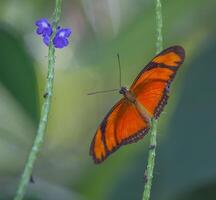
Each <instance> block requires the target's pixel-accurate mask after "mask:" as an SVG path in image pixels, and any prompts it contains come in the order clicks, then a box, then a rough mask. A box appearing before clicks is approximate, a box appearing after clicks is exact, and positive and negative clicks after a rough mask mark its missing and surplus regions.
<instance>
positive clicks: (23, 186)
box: [14, 0, 62, 200]
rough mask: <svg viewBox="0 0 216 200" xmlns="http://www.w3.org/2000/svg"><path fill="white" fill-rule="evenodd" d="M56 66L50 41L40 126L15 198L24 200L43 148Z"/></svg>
mask: <svg viewBox="0 0 216 200" xmlns="http://www.w3.org/2000/svg"><path fill="white" fill-rule="evenodd" d="M61 4H62V0H56V1H55V10H54V15H53V24H52V27H53V35H52V38H51V41H52V40H53V37H54V35H55V33H56V29H57V26H58V23H59V21H60V16H61ZM54 67H55V48H54V46H53V43H52V42H50V45H49V52H48V72H47V81H46V88H45V95H44V98H45V100H44V103H43V106H42V109H41V117H40V122H39V126H38V129H37V134H36V137H35V140H34V143H33V146H32V149H31V152H30V154H29V157H28V159H27V161H26V164H25V168H24V171H23V174H22V177H21V180H20V183H19V186H18V189H17V192H16V196H15V197H14V200H22V199H23V197H24V195H25V192H26V190H27V186H28V183H29V180H30V177H31V174H32V170H33V167H34V163H35V161H36V159H37V156H38V153H39V151H40V149H41V146H42V144H43V141H44V135H45V132H46V128H47V123H48V115H49V112H50V106H51V100H52V94H53V81H54Z"/></svg>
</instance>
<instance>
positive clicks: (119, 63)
mask: <svg viewBox="0 0 216 200" xmlns="http://www.w3.org/2000/svg"><path fill="white" fill-rule="evenodd" d="M117 57H118V66H119V86H120V88H121V87H122V84H121V62H120V56H119V53H117Z"/></svg>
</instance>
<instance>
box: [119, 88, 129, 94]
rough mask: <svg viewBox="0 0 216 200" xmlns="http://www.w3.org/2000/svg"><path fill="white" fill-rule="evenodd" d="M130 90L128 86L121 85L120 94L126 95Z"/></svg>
mask: <svg viewBox="0 0 216 200" xmlns="http://www.w3.org/2000/svg"><path fill="white" fill-rule="evenodd" d="M127 92H128V89H127V88H126V87H121V89H120V90H119V93H120V94H123V95H125V94H126V93H127Z"/></svg>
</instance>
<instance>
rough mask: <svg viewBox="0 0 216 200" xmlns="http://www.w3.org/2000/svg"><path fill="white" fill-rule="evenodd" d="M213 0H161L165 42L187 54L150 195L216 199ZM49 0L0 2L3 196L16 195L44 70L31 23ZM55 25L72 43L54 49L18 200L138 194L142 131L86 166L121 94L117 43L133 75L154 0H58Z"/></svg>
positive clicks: (143, 51)
mask: <svg viewBox="0 0 216 200" xmlns="http://www.w3.org/2000/svg"><path fill="white" fill-rule="evenodd" d="M215 8H216V1H215V0H205V1H202V0H190V1H186V0H181V1H177V0H172V1H171V0H169V1H165V0H162V9H163V37H164V48H165V47H168V46H171V45H174V44H179V45H182V46H183V47H184V48H185V50H186V60H185V63H184V65H183V66H182V68H181V69H180V70H179V72H178V75H177V76H176V79H175V81H174V84H173V85H172V88H171V97H170V99H169V103H168V105H167V106H166V109H165V111H164V113H163V114H162V115H161V117H160V119H159V128H158V148H157V160H156V169H155V177H154V182H153V190H152V199H153V200H159V199H160V200H195V199H196V200H201V199H202V200H203V199H205V200H214V199H216V158H215V153H216V118H215V113H216V104H215V102H216V81H215V80H216V78H215V77H216V65H215V56H216V37H215V35H216V23H215V19H216V12H215ZM53 9H54V1H51V0H47V1H42V0H37V1H33V0H22V1H21V0H1V1H0V199H1V200H8V199H12V197H13V196H14V194H15V190H16V187H17V184H18V181H19V178H20V175H21V173H22V170H23V167H24V163H25V160H26V158H27V156H28V153H29V151H30V148H31V145H32V142H33V140H34V137H35V134H36V128H37V123H38V119H39V114H40V107H41V104H42V102H43V98H42V95H43V92H44V84H45V79H46V72H47V50H48V49H47V47H46V46H44V44H43V43H42V41H41V38H40V37H38V36H37V35H36V34H35V29H36V27H35V25H34V22H35V21H36V20H37V19H39V18H42V17H46V18H48V19H49V18H50V17H51V15H52V12H53ZM61 25H62V26H64V27H72V29H73V35H72V37H71V38H70V46H69V47H67V48H65V49H63V50H57V52H56V56H57V63H56V76H55V85H54V96H53V104H52V109H51V113H50V116H49V125H48V131H47V134H46V138H45V144H44V145H43V149H42V151H41V153H40V158H39V159H38V160H37V162H36V165H35V168H34V171H33V176H34V179H35V183H34V184H29V188H28V192H27V195H26V197H25V199H29V200H30V199H31V200H33V199H34V200H49V199H52V200H59V199H62V200H71V199H75V200H111V199H112V200H121V199H124V200H131V199H133V200H139V199H141V196H142V191H143V185H144V169H145V167H146V161H147V147H148V142H149V137H148V136H146V137H145V139H144V140H142V141H140V142H138V143H136V144H133V145H128V146H126V147H123V148H121V149H120V150H119V151H117V152H116V153H115V154H113V155H112V156H111V157H110V158H109V159H107V160H106V161H105V162H104V163H102V164H101V165H94V164H93V161H92V159H91V157H90V156H89V145H90V143H91V140H92V138H93V135H94V133H95V130H96V128H97V126H98V125H99V123H100V121H101V120H102V118H103V117H104V115H105V114H106V113H107V111H108V110H109V109H110V108H111V107H112V105H113V104H114V103H115V102H116V101H117V99H119V98H120V95H119V94H118V93H108V94H100V95H94V96H87V93H88V92H94V91H97V90H106V89H113V88H118V83H119V78H118V77H119V74H118V64H117V57H116V54H117V53H119V54H120V57H121V63H122V80H123V84H124V85H126V86H130V84H131V83H132V81H133V79H134V78H135V77H136V75H137V74H138V72H139V71H140V70H141V69H142V67H143V66H144V65H145V64H146V63H147V62H148V61H149V60H150V59H151V58H152V57H153V56H154V54H155V46H156V28H155V1H153V0H133V1H131V0H71V1H69V0H64V1H63V9H62V19H61Z"/></svg>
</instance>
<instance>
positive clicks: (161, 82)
mask: <svg viewBox="0 0 216 200" xmlns="http://www.w3.org/2000/svg"><path fill="white" fill-rule="evenodd" d="M184 58H185V52H184V49H183V48H182V47H180V46H172V47H169V48H167V49H165V50H163V51H162V52H161V53H159V54H158V55H157V56H155V57H154V58H153V59H152V61H151V62H150V63H149V64H148V65H147V66H146V67H145V68H144V69H143V70H142V71H141V72H140V74H139V75H138V76H137V78H136V80H135V81H134V82H133V84H132V86H131V88H130V91H131V92H132V93H133V94H134V95H135V97H136V99H137V100H138V101H139V102H140V103H141V104H142V105H143V106H144V107H145V108H146V110H147V111H148V112H149V115H150V116H151V117H154V118H155V119H157V118H158V117H159V115H160V113H161V112H162V110H163V108H164V106H165V105H166V103H167V99H168V93H169V87H170V84H171V82H172V80H173V79H174V77H175V74H176V72H177V70H178V69H179V67H180V65H181V64H182V63H183V61H184Z"/></svg>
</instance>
